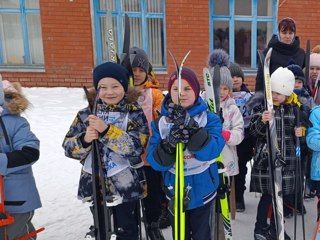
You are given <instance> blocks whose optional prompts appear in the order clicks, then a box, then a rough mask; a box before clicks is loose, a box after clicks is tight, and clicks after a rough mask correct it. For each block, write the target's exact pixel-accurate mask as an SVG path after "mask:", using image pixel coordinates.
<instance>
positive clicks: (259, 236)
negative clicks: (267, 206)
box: [253, 225, 276, 240]
mask: <svg viewBox="0 0 320 240" xmlns="http://www.w3.org/2000/svg"><path fill="white" fill-rule="evenodd" d="M269 231H270V225H267V226H265V227H263V228H255V229H254V235H253V237H254V240H273V238H271V236H270V235H269ZM275 240H276V238H275Z"/></svg>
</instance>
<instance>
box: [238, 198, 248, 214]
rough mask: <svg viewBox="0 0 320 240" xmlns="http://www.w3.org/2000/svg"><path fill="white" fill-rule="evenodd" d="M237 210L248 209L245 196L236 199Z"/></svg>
mask: <svg viewBox="0 0 320 240" xmlns="http://www.w3.org/2000/svg"><path fill="white" fill-rule="evenodd" d="M236 210H237V212H244V211H245V210H246V205H245V203H244V197H243V195H242V197H241V198H240V199H237V200H236Z"/></svg>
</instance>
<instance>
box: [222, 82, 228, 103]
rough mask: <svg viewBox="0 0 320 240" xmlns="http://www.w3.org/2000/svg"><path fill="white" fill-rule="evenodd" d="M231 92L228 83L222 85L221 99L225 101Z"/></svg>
mask: <svg viewBox="0 0 320 240" xmlns="http://www.w3.org/2000/svg"><path fill="white" fill-rule="evenodd" d="M229 93H230V89H229V88H228V87H227V86H226V85H220V101H221V102H222V101H224V100H225V99H226V98H227V96H228V95H229Z"/></svg>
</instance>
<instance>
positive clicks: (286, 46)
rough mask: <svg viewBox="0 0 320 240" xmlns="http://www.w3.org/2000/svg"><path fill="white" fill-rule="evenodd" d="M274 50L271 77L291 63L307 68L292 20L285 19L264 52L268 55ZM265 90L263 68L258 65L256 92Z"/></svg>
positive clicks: (271, 61) (271, 60)
mask: <svg viewBox="0 0 320 240" xmlns="http://www.w3.org/2000/svg"><path fill="white" fill-rule="evenodd" d="M269 48H272V53H271V59H270V68H269V69H270V75H271V74H272V73H273V72H274V71H275V70H276V69H277V68H278V67H287V66H288V64H289V62H290V61H293V62H295V64H297V65H299V66H300V67H301V68H302V69H303V68H304V67H305V52H304V50H303V49H302V48H300V40H299V37H297V36H296V24H295V22H294V20H293V19H292V18H289V17H286V18H283V19H282V20H281V21H280V22H279V24H278V34H275V35H273V36H272V38H271V40H270V41H269V43H268V47H267V48H266V49H265V50H264V51H263V54H264V55H266V54H267V52H268V50H269ZM263 90H264V80H263V68H262V66H261V64H260V63H259V65H258V72H257V77H256V86H255V91H256V92H257V91H263Z"/></svg>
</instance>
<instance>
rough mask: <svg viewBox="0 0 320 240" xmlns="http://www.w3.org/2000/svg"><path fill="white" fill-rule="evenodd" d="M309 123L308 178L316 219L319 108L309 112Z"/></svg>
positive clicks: (319, 183) (319, 192)
mask: <svg viewBox="0 0 320 240" xmlns="http://www.w3.org/2000/svg"><path fill="white" fill-rule="evenodd" d="M309 120H310V122H311V123H312V127H310V128H309V129H308V134H307V145H308V147H309V148H310V149H311V150H312V151H313V153H312V161H311V167H310V178H311V180H312V181H313V183H314V188H315V190H316V194H317V196H318V204H317V209H318V219H317V220H319V216H320V106H317V107H315V108H313V109H312V110H311V114H310V118H309Z"/></svg>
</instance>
